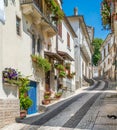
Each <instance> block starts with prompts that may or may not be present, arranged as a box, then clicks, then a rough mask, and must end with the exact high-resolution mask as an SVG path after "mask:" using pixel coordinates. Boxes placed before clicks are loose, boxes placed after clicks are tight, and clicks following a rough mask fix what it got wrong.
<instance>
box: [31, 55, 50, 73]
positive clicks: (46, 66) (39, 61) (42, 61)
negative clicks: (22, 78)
mask: <svg viewBox="0 0 117 130" xmlns="http://www.w3.org/2000/svg"><path fill="white" fill-rule="evenodd" d="M31 58H32V61H33V62H35V63H36V65H37V67H38V68H42V69H43V70H44V71H45V72H48V71H49V70H51V64H50V63H49V61H48V59H46V58H43V57H41V56H39V55H31Z"/></svg>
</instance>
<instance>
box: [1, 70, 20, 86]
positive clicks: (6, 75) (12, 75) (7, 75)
mask: <svg viewBox="0 0 117 130" xmlns="http://www.w3.org/2000/svg"><path fill="white" fill-rule="evenodd" d="M2 77H3V83H8V84H14V85H16V86H18V82H19V77H21V74H20V72H18V71H17V70H15V69H14V68H5V69H4V70H3V72H2Z"/></svg>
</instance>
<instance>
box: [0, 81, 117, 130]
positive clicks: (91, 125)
mask: <svg viewBox="0 0 117 130" xmlns="http://www.w3.org/2000/svg"><path fill="white" fill-rule="evenodd" d="M103 85H104V84H103V82H102V84H101V85H100V88H102V86H103ZM110 89H111V88H110ZM84 92H85V94H86V95H85V96H83V97H81V98H79V99H77V100H75V101H74V102H73V103H71V105H69V106H68V107H67V108H65V109H64V110H63V111H61V112H60V113H59V114H58V115H56V116H55V117H54V118H52V119H50V120H49V121H48V122H46V123H44V124H43V125H42V126H41V127H39V126H38V125H32V126H30V125H26V124H20V123H19V124H17V123H14V124H12V125H9V126H8V127H5V128H3V129H1V130H20V129H21V128H22V127H24V126H25V127H24V128H26V126H29V129H23V130H117V119H115V120H114V119H109V118H108V117H107V115H108V114H115V115H117V95H116V91H115V90H113V91H112V90H111V91H110V90H107V91H105V92H103V91H102V93H103V94H102V95H101V96H100V97H98V98H97V100H96V101H95V103H94V104H93V105H92V106H91V107H90V109H89V110H88V111H87V113H86V115H85V116H84V117H83V118H82V120H81V121H80V122H79V123H78V125H77V126H76V128H68V127H62V126H63V125H64V123H65V122H66V121H68V120H69V118H70V117H72V116H74V113H75V112H76V111H78V109H80V108H81V107H82V105H83V104H84V103H85V101H86V102H87V101H88V100H89V99H90V98H91V97H92V96H93V95H94V94H95V93H97V92H98V88H97V89H96V90H94V91H83V93H84ZM87 93H89V94H87ZM113 95H114V96H113ZM77 102H78V103H77ZM63 117H64V118H63Z"/></svg>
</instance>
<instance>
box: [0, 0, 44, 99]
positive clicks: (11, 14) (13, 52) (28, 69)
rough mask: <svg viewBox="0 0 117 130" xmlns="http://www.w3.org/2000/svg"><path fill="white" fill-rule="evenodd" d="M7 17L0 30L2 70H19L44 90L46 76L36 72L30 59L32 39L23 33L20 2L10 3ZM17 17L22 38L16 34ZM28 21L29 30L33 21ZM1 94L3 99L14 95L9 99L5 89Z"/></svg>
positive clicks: (6, 9)
mask: <svg viewBox="0 0 117 130" xmlns="http://www.w3.org/2000/svg"><path fill="white" fill-rule="evenodd" d="M5 15H6V22H5V24H4V25H2V30H0V31H2V42H1V43H2V47H1V48H2V57H3V59H2V70H4V68H6V67H8V68H9V67H11V68H14V69H18V70H19V71H20V72H21V74H23V75H24V76H30V80H33V81H37V82H38V83H39V86H40V87H41V88H42V90H43V89H44V87H43V86H44V85H45V82H44V81H45V76H44V73H43V72H42V71H40V72H37V70H36V71H35V69H34V68H33V65H32V60H31V57H30V55H31V54H32V38H31V34H30V33H29V32H28V33H25V32H24V31H23V22H24V21H23V20H22V14H21V10H20V4H19V1H17V2H15V4H12V3H11V4H10V2H9V4H8V6H7V7H5ZM16 16H18V17H19V18H20V19H21V36H19V35H17V33H16ZM24 20H25V19H24ZM26 20H27V28H28V29H29V27H30V25H31V20H30V19H29V18H27V19H26ZM0 26H1V25H0ZM0 36H1V35H0ZM0 40H1V38H0ZM45 41H46V37H45ZM0 45H1V44H0ZM0 53H1V51H0ZM0 59H1V58H0ZM0 63H1V62H0ZM0 68H1V67H0ZM0 83H1V82H0ZM0 93H2V94H0V96H1V97H4V98H13V95H11V96H10V97H8V96H7V94H6V93H5V91H4V90H3V89H2V90H1V91H0ZM14 98H15V97H14Z"/></svg>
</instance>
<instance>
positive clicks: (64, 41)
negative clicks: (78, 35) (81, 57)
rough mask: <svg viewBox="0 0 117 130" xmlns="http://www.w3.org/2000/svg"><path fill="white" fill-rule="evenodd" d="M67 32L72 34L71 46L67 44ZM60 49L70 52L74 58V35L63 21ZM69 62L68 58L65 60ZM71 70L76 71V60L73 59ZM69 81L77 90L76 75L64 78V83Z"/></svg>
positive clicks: (73, 88)
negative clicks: (71, 77)
mask: <svg viewBox="0 0 117 130" xmlns="http://www.w3.org/2000/svg"><path fill="white" fill-rule="evenodd" d="M67 33H69V35H70V48H68V46H67ZM58 51H63V52H66V53H68V54H69V55H70V56H71V57H72V58H73V59H75V57H74V37H73V35H72V34H71V32H70V29H69V27H68V26H67V25H66V24H65V22H64V21H63V22H62V38H60V37H58ZM65 62H67V60H66V61H65ZM70 63H71V67H70V69H71V72H75V63H74V61H71V62H70ZM67 82H69V83H71V84H72V85H71V87H72V88H71V89H72V91H75V77H74V78H73V79H72V80H69V81H68V79H64V83H65V84H66V83H67ZM65 86H66V85H65Z"/></svg>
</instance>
